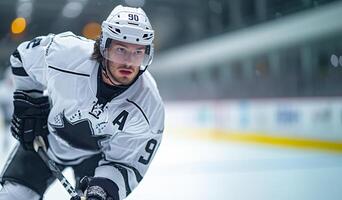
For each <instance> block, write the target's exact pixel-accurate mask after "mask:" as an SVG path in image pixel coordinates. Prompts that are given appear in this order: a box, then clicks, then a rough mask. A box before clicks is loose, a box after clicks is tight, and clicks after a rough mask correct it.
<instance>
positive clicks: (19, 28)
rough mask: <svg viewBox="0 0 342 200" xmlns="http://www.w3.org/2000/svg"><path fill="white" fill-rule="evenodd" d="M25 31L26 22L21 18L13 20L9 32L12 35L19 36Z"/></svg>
mask: <svg viewBox="0 0 342 200" xmlns="http://www.w3.org/2000/svg"><path fill="white" fill-rule="evenodd" d="M25 29H26V20H25V18H23V17H18V18H15V19H14V20H13V21H12V24H11V32H12V33H13V34H20V33H22V32H24V31H25Z"/></svg>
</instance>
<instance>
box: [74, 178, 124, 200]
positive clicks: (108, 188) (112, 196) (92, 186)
mask: <svg viewBox="0 0 342 200" xmlns="http://www.w3.org/2000/svg"><path fill="white" fill-rule="evenodd" d="M80 189H81V190H82V191H83V192H84V193H85V197H86V199H87V200H119V187H118V186H117V185H116V184H115V183H114V182H113V181H112V180H110V179H107V178H102V177H92V178H90V177H87V176H85V177H83V178H82V179H81V180H80Z"/></svg>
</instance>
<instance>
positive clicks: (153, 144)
mask: <svg viewBox="0 0 342 200" xmlns="http://www.w3.org/2000/svg"><path fill="white" fill-rule="evenodd" d="M157 143H158V142H157V140H155V139H150V140H149V141H148V142H147V144H146V147H145V151H146V152H147V153H148V157H147V158H146V159H145V158H144V157H143V156H140V158H139V162H140V163H142V164H144V165H147V164H148V163H149V162H150V160H151V158H152V155H153V152H154V150H155V149H156V147H157Z"/></svg>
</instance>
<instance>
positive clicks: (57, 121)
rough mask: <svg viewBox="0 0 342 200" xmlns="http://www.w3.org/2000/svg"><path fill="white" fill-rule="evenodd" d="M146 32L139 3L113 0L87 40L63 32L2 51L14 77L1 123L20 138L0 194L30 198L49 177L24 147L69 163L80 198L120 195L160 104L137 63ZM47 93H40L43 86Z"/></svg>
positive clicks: (146, 56) (142, 57)
mask: <svg viewBox="0 0 342 200" xmlns="http://www.w3.org/2000/svg"><path fill="white" fill-rule="evenodd" d="M153 38H154V31H153V29H152V27H151V25H150V22H149V20H148V18H147V16H146V14H145V13H144V11H143V10H142V9H141V8H131V7H124V6H117V7H115V8H114V10H113V11H112V12H111V13H110V15H109V16H108V18H107V19H106V20H105V21H103V23H102V33H101V37H100V39H98V40H96V41H95V42H94V41H92V40H88V39H85V38H83V37H79V36H76V35H74V34H73V33H71V32H65V33H61V34H57V35H53V34H50V35H47V36H43V37H37V38H35V39H33V40H31V41H27V42H24V43H22V44H20V45H19V46H18V48H17V50H16V51H15V52H14V53H13V55H12V56H11V59H10V60H11V64H12V71H13V74H14V76H15V77H14V79H15V83H16V91H15V92H14V114H13V119H12V125H11V131H12V134H13V135H14V137H15V138H17V139H18V140H19V141H20V145H18V147H17V148H16V149H15V151H14V152H13V154H12V156H10V158H9V160H8V162H7V164H6V166H5V167H4V170H3V172H2V174H1V177H2V179H1V183H2V185H3V187H2V189H1V191H0V199H1V200H3V199H11V200H17V199H18V200H19V199H20V200H22V199H30V200H38V199H41V198H42V196H43V194H44V192H45V191H46V189H47V187H48V186H49V185H50V184H51V182H52V181H53V180H54V178H53V176H52V174H51V172H50V171H49V170H48V168H47V167H46V166H45V164H44V163H43V162H42V160H41V159H40V158H39V157H38V156H37V154H36V153H35V152H34V151H33V150H32V149H33V148H32V143H33V139H34V138H35V137H36V136H41V137H43V139H44V141H45V145H46V146H47V154H48V156H49V157H50V158H51V159H52V160H53V161H55V162H56V163H57V164H58V166H59V167H60V168H61V169H64V168H65V167H68V166H71V167H72V168H73V170H74V173H75V177H76V181H77V182H78V180H79V179H80V178H81V177H83V176H88V177H90V178H89V179H87V180H89V182H85V183H83V186H82V187H83V189H85V194H84V195H85V196H86V198H87V199H97V200H109V199H113V200H119V199H124V198H125V197H126V196H127V195H129V194H130V193H131V192H132V190H133V189H134V188H135V187H136V186H137V185H138V183H139V182H140V181H141V180H142V178H143V176H144V174H145V173H146V170H147V168H148V166H149V164H150V163H151V160H152V158H153V157H154V155H155V153H156V150H157V149H158V147H159V145H160V142H161V138H162V133H163V129H164V107H163V103H162V100H161V98H160V95H159V92H158V89H157V86H156V83H155V81H154V79H153V78H152V76H151V74H150V73H149V72H148V71H147V70H146V68H147V66H148V65H149V64H150V63H151V61H152V58H153V43H152V41H153ZM43 91H45V92H44V94H48V95H47V96H44V95H43Z"/></svg>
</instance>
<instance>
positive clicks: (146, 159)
mask: <svg viewBox="0 0 342 200" xmlns="http://www.w3.org/2000/svg"><path fill="white" fill-rule="evenodd" d="M150 116H151V117H152V118H150V119H148V120H149V121H147V120H146V118H144V117H133V118H132V119H131V120H130V122H129V124H128V128H127V129H124V130H123V131H122V132H119V133H118V134H117V135H115V136H114V137H113V138H112V140H110V142H109V143H108V144H107V145H105V148H104V155H103V159H102V160H101V161H100V162H99V166H98V167H97V168H96V170H95V176H96V177H105V178H108V179H111V180H112V181H113V182H115V183H116V184H117V185H118V187H119V196H120V199H123V198H125V197H126V196H128V195H129V194H130V193H131V191H132V190H133V189H134V188H135V187H136V186H137V185H138V184H139V182H140V181H141V180H142V178H143V177H144V175H145V173H146V171H147V169H148V167H149V166H150V164H151V161H152V160H153V158H154V156H155V154H156V152H157V150H158V148H159V145H160V142H161V139H162V133H163V127H164V108H163V106H162V105H161V106H159V107H156V108H155V109H154V114H153V115H150ZM154 118H155V119H154ZM151 123H152V124H153V125H154V126H151ZM157 126H159V129H160V131H155V130H153V129H154V128H156V127H157Z"/></svg>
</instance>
